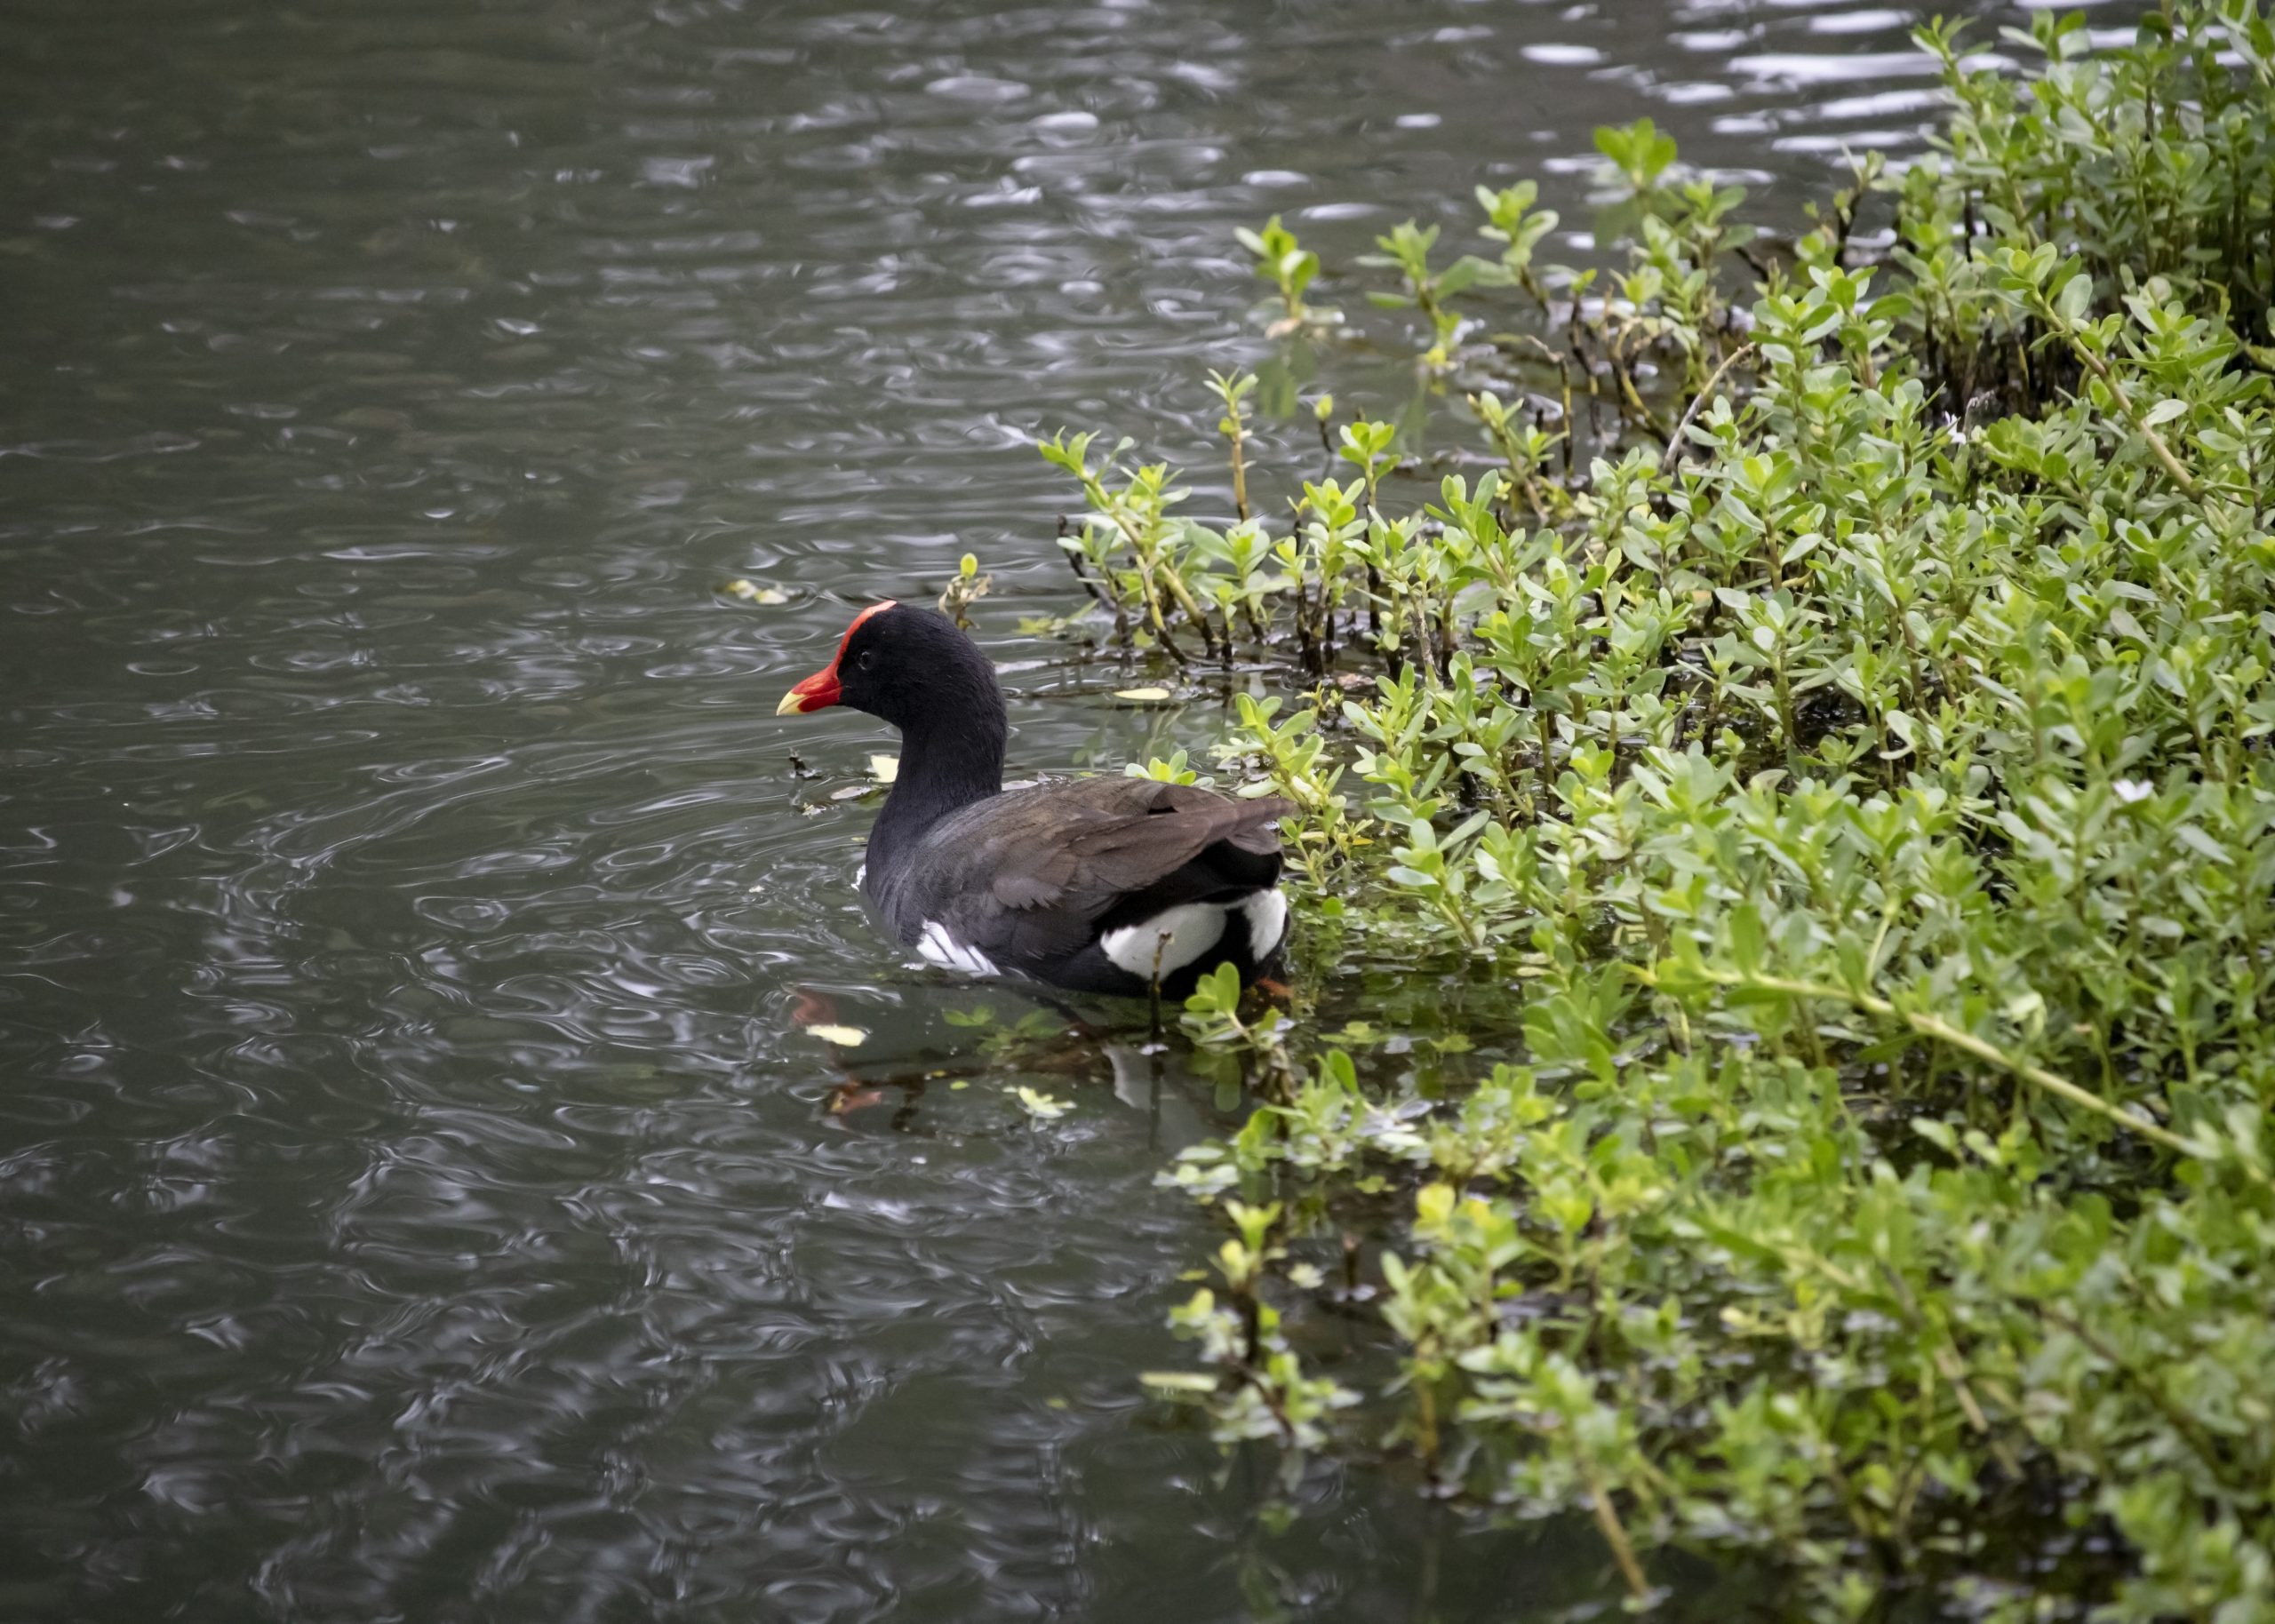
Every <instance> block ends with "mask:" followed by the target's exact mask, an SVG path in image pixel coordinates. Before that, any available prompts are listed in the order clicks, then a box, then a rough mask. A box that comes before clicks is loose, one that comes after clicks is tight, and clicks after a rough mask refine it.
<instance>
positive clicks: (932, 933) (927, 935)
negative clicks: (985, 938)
mask: <svg viewBox="0 0 2275 1624" xmlns="http://www.w3.org/2000/svg"><path fill="white" fill-rule="evenodd" d="M916 956H917V957H918V958H920V959H923V960H924V961H925V962H926V963H928V964H937V965H938V966H939V967H941V968H942V969H944V970H962V972H963V973H964V974H965V975H1001V974H1002V972H1001V971H1000V970H998V969H997V968H996V967H995V964H994V960H993V959H990V958H988V956H987V955H986V954H985V953H983V952H981V951H979V950H978V948H976V947H966V946H965V945H964V944H963V943H961V942H959V941H957V940H956V939H955V938H954V936H952V935H949V934H948V927H946V925H943V924H941V923H940V921H939V920H938V919H927V920H925V921H924V930H923V934H922V935H919V936H918V937H917V938H916Z"/></svg>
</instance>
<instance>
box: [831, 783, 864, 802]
mask: <svg viewBox="0 0 2275 1624" xmlns="http://www.w3.org/2000/svg"><path fill="white" fill-rule="evenodd" d="M869 790H870V786H869V785H868V784H847V785H846V786H845V787H844V788H843V789H842V790H832V791H830V792H829V798H830V799H831V800H852V799H853V797H855V796H856V795H866V794H867V793H868V792H869Z"/></svg>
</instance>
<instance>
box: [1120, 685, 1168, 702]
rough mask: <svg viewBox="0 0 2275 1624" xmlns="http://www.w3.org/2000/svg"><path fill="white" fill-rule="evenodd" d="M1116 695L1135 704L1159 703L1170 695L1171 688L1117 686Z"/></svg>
mask: <svg viewBox="0 0 2275 1624" xmlns="http://www.w3.org/2000/svg"><path fill="white" fill-rule="evenodd" d="M1114 697H1115V698H1116V699H1127V700H1129V701H1130V702H1131V703H1132V704H1135V705H1159V704H1160V703H1161V701H1162V700H1164V699H1166V698H1168V697H1169V689H1165V688H1117V689H1114Z"/></svg>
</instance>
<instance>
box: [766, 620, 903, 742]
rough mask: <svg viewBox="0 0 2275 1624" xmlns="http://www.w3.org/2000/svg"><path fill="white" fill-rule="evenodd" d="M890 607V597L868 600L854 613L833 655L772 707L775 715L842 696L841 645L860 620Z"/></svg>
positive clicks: (824, 705) (817, 707) (821, 707)
mask: <svg viewBox="0 0 2275 1624" xmlns="http://www.w3.org/2000/svg"><path fill="white" fill-rule="evenodd" d="M892 606H893V600H892V599H890V598H887V599H886V600H885V601H883V602H882V603H872V604H871V605H869V607H868V608H866V609H863V610H862V611H861V612H860V613H859V614H858V615H856V616H854V617H853V624H852V625H850V626H847V627H846V628H845V635H844V636H842V637H841V638H839V639H838V640H837V657H836V658H835V659H833V660H831V661H830V663H829V664H828V665H826V666H825V667H823V668H822V669H821V670H819V671H818V672H816V673H814V674H813V675H812V676H810V677H808V678H807V679H806V680H805V681H802V682H801V683H799V684H798V685H797V686H796V687H795V688H794V689H791V690H790V691H789V692H788V693H786V694H785V695H783V696H782V703H781V704H780V705H776V706H775V707H774V713H775V714H776V715H777V716H798V715H803V714H804V713H805V712H808V711H826V710H827V709H828V708H829V707H830V706H831V705H835V704H836V703H837V702H838V701H839V700H841V699H842V698H844V697H845V689H844V686H843V684H842V683H840V682H839V681H838V680H837V665H838V661H839V660H842V659H843V658H844V657H845V645H846V644H848V643H850V642H851V641H853V633H856V632H858V631H859V630H860V629H861V623H862V622H863V621H865V620H866V619H867V618H868V617H870V616H872V615H882V614H883V613H884V612H885V611H886V610H887V609H890V608H891V607H892Z"/></svg>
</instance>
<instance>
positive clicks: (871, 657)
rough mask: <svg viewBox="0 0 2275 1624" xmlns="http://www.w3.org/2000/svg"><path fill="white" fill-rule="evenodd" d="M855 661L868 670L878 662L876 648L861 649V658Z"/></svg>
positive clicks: (864, 669)
mask: <svg viewBox="0 0 2275 1624" xmlns="http://www.w3.org/2000/svg"><path fill="white" fill-rule="evenodd" d="M853 663H854V664H855V665H858V666H859V667H860V668H861V669H862V670H863V671H868V670H870V669H872V668H873V667H874V666H875V665H876V663H877V651H876V650H875V649H862V650H861V657H860V658H858V659H857V660H855V661H854V662H853Z"/></svg>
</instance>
